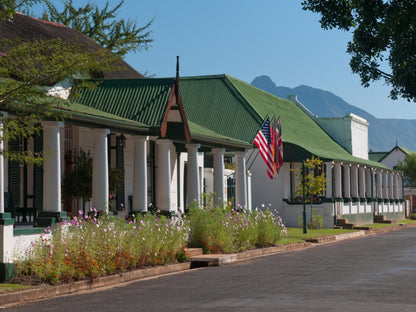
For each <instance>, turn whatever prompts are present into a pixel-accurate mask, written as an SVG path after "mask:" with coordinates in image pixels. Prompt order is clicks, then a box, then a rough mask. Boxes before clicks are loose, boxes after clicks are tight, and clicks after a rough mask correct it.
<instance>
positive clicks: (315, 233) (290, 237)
mask: <svg viewBox="0 0 416 312" xmlns="http://www.w3.org/2000/svg"><path fill="white" fill-rule="evenodd" d="M354 231H355V230H338V229H319V230H310V229H308V231H307V233H306V234H303V229H301V228H288V229H287V236H282V237H281V238H280V239H279V242H278V244H279V245H284V244H289V243H297V242H303V241H304V240H305V239H308V238H317V237H321V236H328V235H337V234H343V233H350V232H354Z"/></svg>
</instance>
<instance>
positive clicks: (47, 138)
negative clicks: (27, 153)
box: [42, 121, 63, 212]
mask: <svg viewBox="0 0 416 312" xmlns="http://www.w3.org/2000/svg"><path fill="white" fill-rule="evenodd" d="M42 126H43V150H44V152H45V153H47V154H48V155H47V159H46V161H45V162H44V163H43V211H47V212H61V152H60V149H61V144H60V128H62V127H63V122H61V121H44V122H42Z"/></svg>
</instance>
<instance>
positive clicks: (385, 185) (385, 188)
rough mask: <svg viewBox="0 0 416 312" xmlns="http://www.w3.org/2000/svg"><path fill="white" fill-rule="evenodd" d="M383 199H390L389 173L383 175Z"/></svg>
mask: <svg viewBox="0 0 416 312" xmlns="http://www.w3.org/2000/svg"><path fill="white" fill-rule="evenodd" d="M383 176H384V179H383V198H384V199H388V198H389V175H388V173H387V172H386V173H384V174H383Z"/></svg>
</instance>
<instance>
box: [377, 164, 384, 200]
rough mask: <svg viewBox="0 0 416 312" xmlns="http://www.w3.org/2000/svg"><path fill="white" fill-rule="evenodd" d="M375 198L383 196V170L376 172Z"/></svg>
mask: <svg viewBox="0 0 416 312" xmlns="http://www.w3.org/2000/svg"><path fill="white" fill-rule="evenodd" d="M377 198H378V199H382V198H383V171H380V170H379V171H378V172H377Z"/></svg>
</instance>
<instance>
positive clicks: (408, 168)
mask: <svg viewBox="0 0 416 312" xmlns="http://www.w3.org/2000/svg"><path fill="white" fill-rule="evenodd" d="M395 169H397V170H400V171H403V184H404V185H405V186H410V187H416V153H412V154H408V155H406V158H405V160H404V161H401V162H399V164H398V166H396V168H395Z"/></svg>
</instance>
